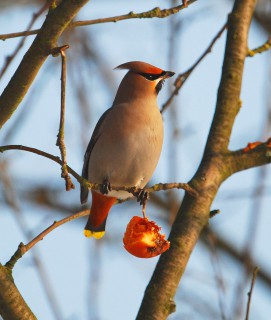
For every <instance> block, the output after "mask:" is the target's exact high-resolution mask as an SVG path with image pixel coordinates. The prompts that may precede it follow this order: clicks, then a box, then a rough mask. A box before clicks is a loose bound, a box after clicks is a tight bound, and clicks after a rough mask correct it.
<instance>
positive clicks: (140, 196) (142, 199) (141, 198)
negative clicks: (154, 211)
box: [134, 189, 150, 218]
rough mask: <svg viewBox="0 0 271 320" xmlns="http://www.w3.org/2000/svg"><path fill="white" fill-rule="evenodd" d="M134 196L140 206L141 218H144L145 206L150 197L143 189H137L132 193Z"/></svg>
mask: <svg viewBox="0 0 271 320" xmlns="http://www.w3.org/2000/svg"><path fill="white" fill-rule="evenodd" d="M134 195H135V196H136V197H137V202H139V203H140V205H142V214H143V217H144V218H146V205H147V201H148V200H149V197H150V195H149V192H147V191H145V190H144V189H138V190H137V191H135V192H134Z"/></svg>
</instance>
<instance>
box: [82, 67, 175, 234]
mask: <svg viewBox="0 0 271 320" xmlns="http://www.w3.org/2000/svg"><path fill="white" fill-rule="evenodd" d="M116 69H128V70H129V71H128V72H127V73H126V75H125V76H124V78H123V80H122V81H121V83H120V86H119V88H118V91H117V94H116V97H115V100H114V102H113V105H112V107H111V108H109V109H108V110H107V111H106V112H105V113H104V114H103V115H102V116H101V118H100V120H99V121H98V123H97V125H96V127H95V129H94V131H93V134H92V137H91V139H90V142H89V145H88V147H87V150H86V153H85V157H84V165H83V171H82V176H83V177H84V178H86V179H87V180H89V181H90V182H91V183H99V184H102V185H103V186H104V187H105V188H104V191H103V190H101V191H96V190H95V191H94V190H91V193H92V206H91V210H90V215H89V218H88V222H87V224H86V227H85V230H84V234H85V236H86V237H91V236H93V237H94V238H96V239H99V238H101V237H102V236H103V235H104V233H105V224H106V219H107V216H108V213H109V210H110V209H111V207H112V206H113V205H114V204H115V203H116V202H117V200H118V199H122V200H123V199H127V198H129V197H132V194H130V193H128V192H126V191H114V190H111V191H110V190H108V189H107V190H106V187H107V186H108V185H109V184H110V185H113V186H126V187H133V186H135V187H139V188H144V187H145V185H146V184H147V183H148V181H149V180H150V178H151V176H152V174H153V172H154V170H155V168H156V165H157V163H158V160H159V157H160V153H161V150H162V144H163V131H164V130H163V122H162V117H161V113H160V111H159V109H158V105H157V95H158V93H159V91H160V90H161V88H162V85H163V83H164V80H165V79H166V78H169V77H172V76H173V75H174V72H171V71H164V70H162V69H159V68H157V67H155V66H152V65H150V64H148V63H145V62H140V61H132V62H127V63H124V64H122V65H120V66H118V67H117V68H116ZM106 192H107V193H106ZM87 199H88V189H86V188H84V187H81V203H82V204H83V203H85V202H86V201H87Z"/></svg>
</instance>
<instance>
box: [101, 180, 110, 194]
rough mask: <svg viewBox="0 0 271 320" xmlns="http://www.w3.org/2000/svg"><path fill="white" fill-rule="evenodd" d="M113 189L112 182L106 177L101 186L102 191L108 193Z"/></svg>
mask: <svg viewBox="0 0 271 320" xmlns="http://www.w3.org/2000/svg"><path fill="white" fill-rule="evenodd" d="M111 190H112V188H111V184H110V182H109V181H108V180H107V179H104V181H103V183H102V185H101V188H100V191H101V193H102V194H108V193H109V191H111Z"/></svg>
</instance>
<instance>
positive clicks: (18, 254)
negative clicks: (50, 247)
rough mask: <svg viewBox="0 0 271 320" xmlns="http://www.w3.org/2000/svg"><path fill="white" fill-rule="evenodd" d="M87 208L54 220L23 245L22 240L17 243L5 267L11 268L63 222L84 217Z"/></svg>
mask: <svg viewBox="0 0 271 320" xmlns="http://www.w3.org/2000/svg"><path fill="white" fill-rule="evenodd" d="M89 212H90V211H89V209H87V210H83V211H80V212H77V213H75V214H73V215H71V216H68V217H66V218H63V219H61V220H59V221H54V223H53V224H51V225H50V226H49V227H48V228H46V229H45V230H43V231H42V232H41V233H40V234H38V235H37V236H36V237H35V238H34V239H33V240H31V241H30V242H29V243H28V244H26V245H24V244H23V243H22V242H21V243H20V244H19V246H18V249H17V250H16V252H15V253H14V255H13V256H12V257H11V258H10V260H9V261H8V262H7V263H6V264H5V267H6V268H7V269H8V270H10V271H11V270H12V269H13V267H14V265H15V263H16V262H17V261H18V260H19V259H20V258H21V257H22V256H23V255H24V254H25V253H26V252H27V251H29V250H30V249H31V248H32V247H34V245H35V244H37V243H38V242H39V241H41V240H43V238H44V237H45V236H46V235H47V234H49V233H50V232H52V231H53V230H54V229H56V228H58V227H60V226H62V225H63V224H64V223H67V222H70V221H72V220H75V219H78V218H81V217H84V216H86V215H88V214H89Z"/></svg>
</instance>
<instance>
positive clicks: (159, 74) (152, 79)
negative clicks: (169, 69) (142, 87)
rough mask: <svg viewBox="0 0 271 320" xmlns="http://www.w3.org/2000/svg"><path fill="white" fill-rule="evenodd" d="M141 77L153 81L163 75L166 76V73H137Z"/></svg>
mask: <svg viewBox="0 0 271 320" xmlns="http://www.w3.org/2000/svg"><path fill="white" fill-rule="evenodd" d="M139 74H140V75H141V76H142V77H144V78H146V79H147V80H149V81H154V80H157V79H159V78H161V77H163V76H164V75H165V74H166V71H162V72H161V73H158V74H157V73H156V74H153V73H139Z"/></svg>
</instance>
